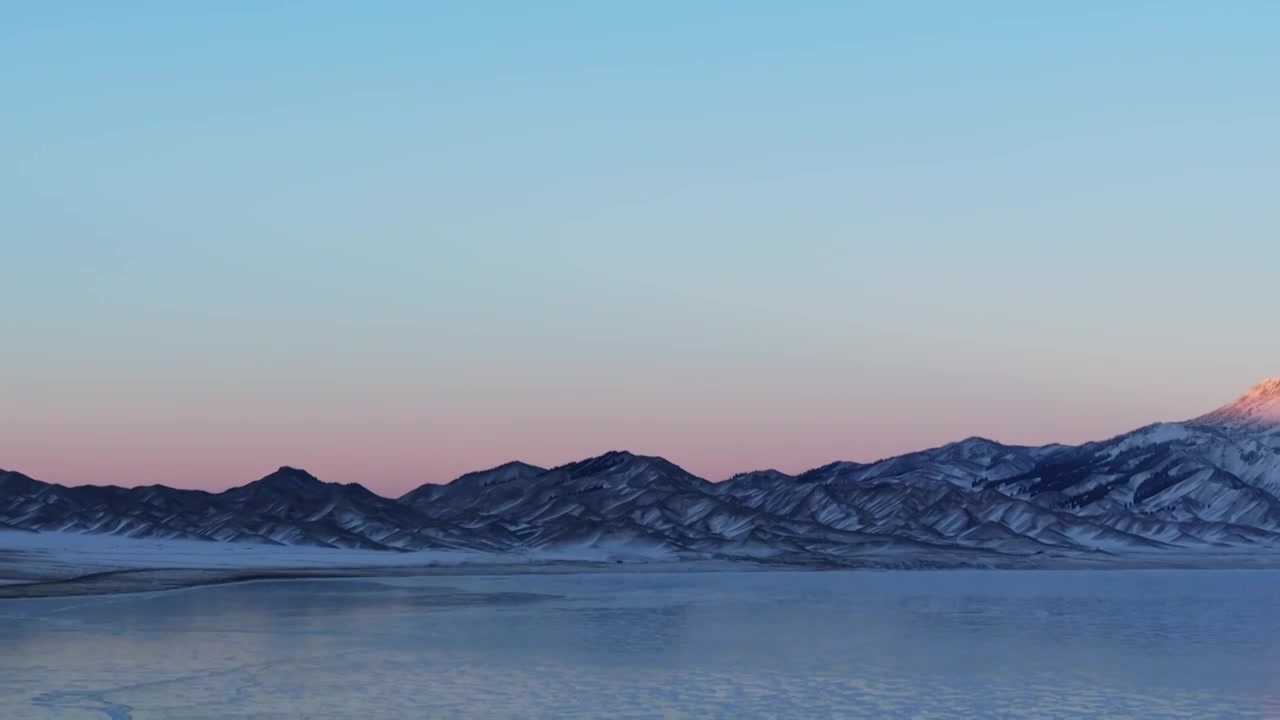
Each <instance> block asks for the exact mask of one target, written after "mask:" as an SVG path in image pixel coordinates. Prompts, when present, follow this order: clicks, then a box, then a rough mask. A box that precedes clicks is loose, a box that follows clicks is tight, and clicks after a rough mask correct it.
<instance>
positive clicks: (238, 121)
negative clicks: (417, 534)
mask: <svg viewBox="0 0 1280 720" xmlns="http://www.w3.org/2000/svg"><path fill="white" fill-rule="evenodd" d="M1276 37H1280V6H1276V5H1275V4H1274V3H1263V2H1235V3H1227V4H1211V3H1202V2H1196V3H1192V2H1159V3H1157V2H1127V3H1110V2H1078V3H1022V2H973V3H939V2H929V3H924V2H920V3H911V2H895V3H888V2H867V3H854V2H807V3H798V4H791V5H790V6H788V5H784V4H780V3H760V2H733V3H729V2H698V3H687V2H652V3H643V4H634V5H630V6H624V5H622V4H617V3H588V2H548V3H515V2H507V3H500V2H468V3H416V2H412V3H411V2H389V1H388V2H378V3H367V4H353V3H338V2H328V3H326V2H315V3H307V4H300V3H284V2H225V3H158V2H157V3H142V2H120V3H87V2H85V3H71V2H52V3H50V2H30V3H27V2H10V3H6V4H5V5H4V6H3V8H0V89H2V90H3V91H4V93H5V97H6V103H5V112H4V113H3V117H0V157H3V158H5V162H4V164H3V167H2V168H0V218H2V222H0V267H3V268H4V270H5V272H4V282H3V284H0V300H3V302H4V306H5V307H6V308H7V309H8V311H7V312H5V313H4V314H3V315H0V336H3V337H4V338H5V339H6V340H7V342H6V348H7V351H6V352H5V353H4V354H3V355H4V360H3V361H2V363H3V373H0V425H3V432H0V467H11V468H14V469H20V470H23V471H24V472H27V473H29V474H32V475H35V476H37V477H42V478H44V479H50V480H58V481H63V482H118V483H143V482H168V483H173V484H187V485H200V486H208V487H214V486H225V485H228V484H234V483H237V482H241V481H243V480H245V479H248V478H251V477H255V476H258V475H261V474H265V472H267V471H269V470H271V469H273V468H274V467H275V466H277V465H281V464H286V463H288V464H293V465H301V466H305V467H308V468H309V469H311V470H312V471H313V472H316V473H317V474H320V475H321V476H323V477H326V478H329V479H340V480H359V481H362V482H366V483H368V484H369V485H370V486H371V487H374V488H375V489H381V490H386V491H392V490H398V489H401V488H406V487H409V486H411V485H414V484H417V483H418V482H421V481H424V480H447V479H449V478H450V477H452V476H453V475H456V474H458V473H460V472H463V471H465V470H469V469H475V468H478V467H484V466H490V465H494V464H497V463H500V462H503V461H505V460H508V459H512V458H517V457H518V458H522V459H525V460H528V461H531V462H540V463H546V464H555V463H558V462H564V461H567V460H570V459H574V458H577V457H582V456H586V455H591V454H595V453H597V452H601V451H604V450H607V449H611V448H618V447H625V448H629V449H632V450H635V451H638V452H646V453H653V454H662V455H664V456H667V457H669V458H670V459H672V460H673V461H675V462H678V463H681V464H683V465H686V466H687V467H689V468H690V469H691V470H693V471H695V472H699V473H702V474H705V475H707V476H709V477H712V478H718V477H722V476H726V475H728V474H731V473H733V472H736V471H740V470H747V469H753V468H758V467H765V466H777V467H780V468H782V469H785V470H800V469H803V468H805V467H808V466H812V465H817V464H820V463H823V462H827V461H830V460H834V459H837V458H848V459H861V460H869V459H873V458H875V457H880V456H883V455H888V454H893V453H897V452H902V451H906V450H911V449H918V448H920V447H925V446H929V445H934V444H939V443H941V442H946V441H948V440H952V439H958V438H961V437H964V436H967V435H974V434H981V435H986V436H990V437H994V438H996V439H999V440H1004V441H1009V442H1026V443H1033V442H1034V443H1038V442H1048V441H1068V442H1077V441H1083V440H1087V439H1093V438H1098V437H1104V436H1107V435H1109V434H1113V433H1116V432H1120V431H1123V430H1126V429H1129V428H1131V427H1133V426H1135V425H1138V424H1143V423H1146V422H1150V421H1154V420H1158V419H1176V418H1181V417H1186V416H1189V415H1193V414H1198V413H1200V412H1202V411H1205V410H1208V409H1210V408H1211V407H1213V406H1216V405H1217V404H1220V403H1222V402H1225V401H1227V400H1228V399H1230V398H1231V397H1232V396H1233V395H1235V394H1237V393H1238V392H1240V391H1243V390H1244V389H1245V387H1247V386H1248V385H1249V384H1250V383H1252V382H1253V381H1255V380H1258V379H1261V378H1262V377H1265V376H1269V375H1276V374H1280V333H1277V332H1276V331H1275V327H1276V326H1277V320H1276V317H1277V312H1276V311H1277V309H1278V308H1280V298H1278V296H1277V294H1276V290H1275V288H1276V286H1277V282H1276V277H1277V275H1276V271H1277V269H1278V268H1280V243H1278V242H1277V237H1276V236H1277V228H1278V227H1280V203H1277V202H1276V201H1275V195H1276V190H1275V189H1276V188H1277V187H1280V133H1277V132H1276V128H1277V127H1280V87H1278V84H1280V83H1278V81H1277V80H1276V78H1278V77H1280V44H1277V43H1276V42H1275V38H1276Z"/></svg>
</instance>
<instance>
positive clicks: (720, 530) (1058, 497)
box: [0, 378, 1280, 561]
mask: <svg viewBox="0 0 1280 720" xmlns="http://www.w3.org/2000/svg"><path fill="white" fill-rule="evenodd" d="M0 528H8V529H22V530H34V531H40V532H48V531H59V532H77V533H98V534H106V535H115V536H127V537H135V538H176V539H192V540H209V541H219V542H255V543H269V544H279V545H307V546H322V547H343V548H366V549H379V550H399V551H406V550H421V549H428V548H451V549H471V550H482V551H493V552H501V551H510V550H520V551H523V550H534V549H564V548H569V549H573V548H595V549H604V550H617V551H620V552H644V553H668V554H674V555H689V556H701V557H744V558H747V557H749V558H765V557H768V558H776V559H782V560H787V559H793V560H797V561H800V560H804V561H809V560H813V559H819V560H821V559H830V560H840V559H850V558H857V557H859V556H867V555H884V554H886V553H888V554H894V553H912V554H921V553H923V554H925V555H927V554H929V553H932V552H940V553H941V552H957V551H959V552H988V553H1000V554H1004V555H1017V556H1029V555H1038V554H1044V553H1055V552H1064V551H1065V552H1080V551H1102V552H1109V553H1124V552H1134V551H1159V550H1168V549H1179V548H1182V549H1207V548H1259V549H1264V548H1280V378H1273V379H1271V380H1266V381H1263V382H1261V383H1259V384H1257V385H1256V386H1254V387H1253V388H1251V389H1250V390H1249V391H1248V392H1247V393H1245V395H1243V396H1242V397H1241V398H1239V399H1238V400H1236V401H1234V402H1232V403H1230V404H1228V405H1225V406H1223V407H1222V408H1219V409H1218V410H1215V411H1213V412H1211V413H1208V414H1206V415H1203V416H1200V417H1197V418H1195V419H1192V420H1187V421H1183V422H1170V423H1157V424H1154V425H1149V426H1146V427H1143V428H1139V429H1137V430H1134V431H1132V432H1129V433H1125V434H1123V435H1120V436H1117V437H1114V438H1111V439H1108V440H1103V441H1099V442H1090V443H1085V444H1083V445H1077V446H1072V445H1047V446H1043V447H1024V446H1016V445H1003V444H1001V443H998V442H994V441H992V440H987V439H983V438H977V437H973V438H969V439H966V440H961V441H959V442H954V443H951V444H948V445H944V446H942V447H937V448H933V449H929V450H923V451H920V452H915V453H910V454H907V455H901V456H898V457H893V458H888V459H884V460H880V461H877V462H871V463H858V462H847V461H846V462H835V463H832V464H830V465H825V466H823V467H819V468H815V469H813V470H809V471H807V472H804V473H800V474H799V475H788V474H786V473H781V472H778V471H776V470H763V471H758V472H749V473H744V474H740V475H737V476H735V477H733V478H730V479H728V480H725V481H723V482H716V483H713V482H709V481H707V480H704V479H702V478H699V477H696V476H694V475H692V474H690V473H688V472H686V471H685V470H683V469H681V468H680V467H678V466H676V465H675V464H673V463H671V462H668V461H667V460H664V459H662V458H659V457H646V456H642V455H635V454H632V453H628V452H609V453H606V454H604V455H601V456H599V457H594V458H590V459H587V460H582V461H579V462H573V463H569V464H567V465H563V466H560V467H557V468H551V469H545V468H540V467H536V466H533V465H529V464H525V463H520V462H512V463H508V464H506V465H502V466H500V467H496V468H492V469H490V470H483V471H480V472H474V473H470V474H467V475H464V476H462V477H460V478H458V479H456V480H454V481H453V482H450V483H448V484H443V485H439V484H427V485H423V486H421V487H419V488H417V489H415V490H413V491H412V492H409V493H408V494H406V495H404V496H403V497H400V498H396V499H392V498H386V497H381V496H379V495H377V494H375V493H373V492H371V491H369V490H368V489H366V488H364V487H362V486H361V485H358V484H338V483H329V482H323V481H321V480H319V479H317V478H316V477H314V476H312V475H311V474H310V473H307V472H306V471H304V470H299V469H295V468H290V467H282V468H280V469H279V470H277V471H276V472H274V473H272V474H270V475H268V476H266V477H264V478H262V479H260V480H256V481H254V482H251V483H249V484H247V485H243V486H240V487H236V488H232V489H230V490H226V491H224V492H219V493H212V492H206V491H201V490H180V489H174V488H169V487H165V486H161V485H152V486H146V487H131V488H125V487H114V486H106V487H103V486H89V485H86V486H79V487H66V486H62V485H56V484H51V483H44V482H40V481H38V480H35V479H32V478H30V477H27V476H25V475H23V474H21V473H18V472H11V471H3V470H0Z"/></svg>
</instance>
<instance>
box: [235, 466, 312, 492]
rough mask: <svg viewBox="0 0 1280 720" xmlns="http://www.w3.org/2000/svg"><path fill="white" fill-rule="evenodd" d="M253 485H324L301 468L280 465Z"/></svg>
mask: <svg viewBox="0 0 1280 720" xmlns="http://www.w3.org/2000/svg"><path fill="white" fill-rule="evenodd" d="M252 484H253V485H259V486H262V485H269V486H271V487H292V488H300V489H301V488H313V487H319V486H322V485H325V484H326V483H324V482H323V481H321V480H320V478H317V477H316V476H315V475H312V474H311V473H309V472H307V471H306V470H303V469H301V468H295V467H289V466H288V465H284V466H282V467H281V468H280V469H279V470H276V471H275V472H273V473H271V474H270V475H268V476H266V477H264V478H261V479H259V480H257V481H255V482H254V483H252Z"/></svg>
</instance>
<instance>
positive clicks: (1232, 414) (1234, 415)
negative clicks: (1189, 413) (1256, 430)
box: [1195, 376, 1280, 427]
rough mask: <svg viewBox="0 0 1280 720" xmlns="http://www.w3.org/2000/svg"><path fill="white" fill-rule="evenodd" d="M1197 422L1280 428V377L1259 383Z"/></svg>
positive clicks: (1202, 416) (1197, 419) (1199, 418)
mask: <svg viewBox="0 0 1280 720" xmlns="http://www.w3.org/2000/svg"><path fill="white" fill-rule="evenodd" d="M1195 422H1198V423H1212V424H1219V425H1221V424H1231V425H1262V426H1277V427H1280V376H1277V377H1273V378H1267V379H1266V380H1263V381H1262V382H1259V383H1257V384H1256V385H1254V386H1253V387H1251V388H1249V390H1248V391H1247V392H1245V394H1244V395H1241V396H1240V397H1239V398H1237V399H1236V400H1235V401H1233V402H1231V403H1228V404H1226V405H1223V406H1222V407H1220V408H1218V409H1217V410H1214V411H1213V412H1211V413H1209V414H1208V415H1201V416H1200V417H1198V418H1196V419H1195Z"/></svg>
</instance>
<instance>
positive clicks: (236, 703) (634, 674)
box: [0, 570, 1280, 719]
mask: <svg viewBox="0 0 1280 720" xmlns="http://www.w3.org/2000/svg"><path fill="white" fill-rule="evenodd" d="M0 647H2V648H4V652H3V653H0V717H6V718H8V717H14V718H103V717H108V718H137V719H141V718H297V717H315V718H350V717H371V718H410V717H428V718H453V717H458V718H472V717H492V718H586V717H609V718H613V717H624V718H708V717H724V718H766V717H768V718H773V717H788V718H830V717H855V718H857V717H865V718H930V717H935V718H963V717H973V718H1014V717H1018V718H1022V717H1056V718H1065V717H1079V718H1097V717H1109V718H1115V717H1134V718H1138V717H1140V718H1151V717H1160V718H1209V717H1232V718H1249V717H1258V718H1262V717H1275V716H1276V715H1277V714H1280V683H1277V682H1276V678H1277V677H1280V650H1277V648H1280V572H1276V571H1121V570H1113V571H1017V572H1003V571H943V572H755V573H732V572H724V573H710V574H699V573H680V574H654V573H649V574H630V573H609V574H573V575H522V576H514V575H506V576H469V577H433V578H395V579H382V580H373V579H358V580H330V581H292V582H265V583H251V584H242V585H234V586H221V587H206V588H199V589H192V590H184V591H179V592H170V593H155V594H151V595H129V596H116V597H99V598H75V599H71V598H66V599H44V600H10V601H5V602H0Z"/></svg>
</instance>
